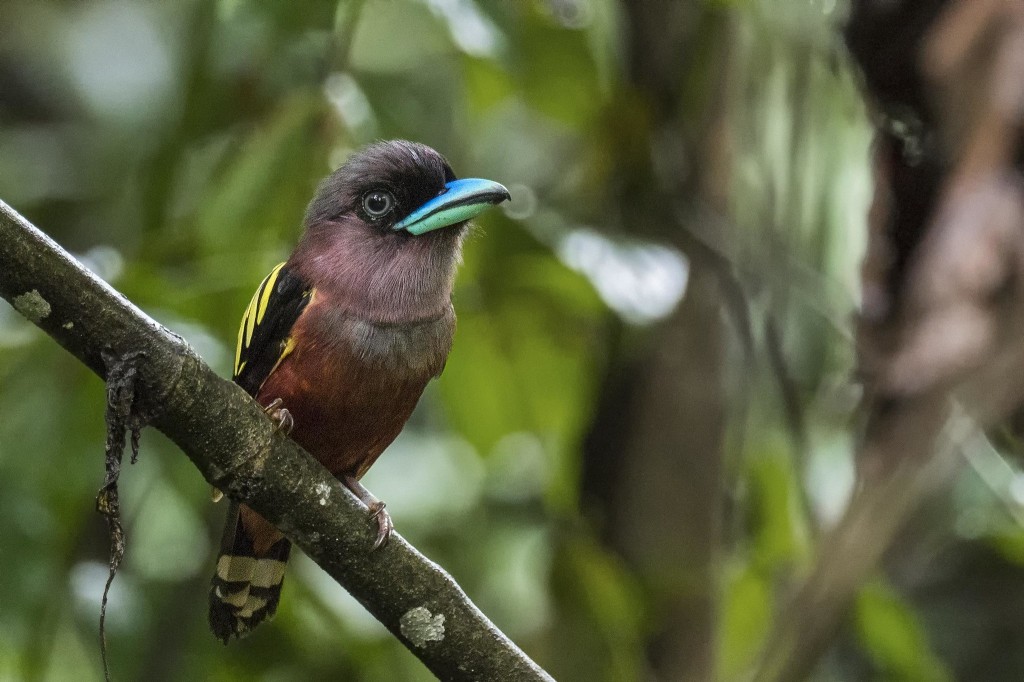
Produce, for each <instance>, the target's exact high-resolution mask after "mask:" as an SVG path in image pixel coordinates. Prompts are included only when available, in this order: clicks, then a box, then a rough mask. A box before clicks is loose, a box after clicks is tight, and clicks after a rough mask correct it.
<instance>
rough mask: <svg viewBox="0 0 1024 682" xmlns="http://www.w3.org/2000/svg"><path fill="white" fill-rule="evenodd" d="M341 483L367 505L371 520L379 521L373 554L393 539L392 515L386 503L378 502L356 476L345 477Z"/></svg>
mask: <svg viewBox="0 0 1024 682" xmlns="http://www.w3.org/2000/svg"><path fill="white" fill-rule="evenodd" d="M341 482H342V483H343V484H344V485H345V487H346V488H348V489H349V490H351V491H352V492H353V493H354V494H355V496H356V497H358V498H359V500H360V501H361V502H362V503H363V504H365V505H366V508H367V509H368V510H369V511H370V519H371V520H374V519H376V521H377V539H376V540H375V541H374V543H373V547H371V548H370V551H371V552H376V551H377V550H378V549H380V548H381V547H383V546H384V545H386V544H388V540H390V539H391V533H392V532H393V531H394V530H395V524H394V522H393V521H392V520H391V514H388V512H387V509H385V507H386V506H387V505H386V504H385V503H384V502H382V501H380V500H378V499H377V498H376V497H374V496H373V493H371V492H370V491H369V490H367V489H366V488H364V487H363V484H362V483H360V482H359V480H358V479H356V477H355V476H344V477H342V479H341Z"/></svg>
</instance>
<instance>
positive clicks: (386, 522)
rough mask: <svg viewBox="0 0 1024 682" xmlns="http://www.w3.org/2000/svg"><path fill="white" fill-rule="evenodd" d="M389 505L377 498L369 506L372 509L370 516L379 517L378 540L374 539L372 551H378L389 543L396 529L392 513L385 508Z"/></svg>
mask: <svg viewBox="0 0 1024 682" xmlns="http://www.w3.org/2000/svg"><path fill="white" fill-rule="evenodd" d="M386 506H387V505H386V504H385V503H384V502H381V501H380V500H377V501H376V502H374V503H373V504H371V505H368V506H367V509H369V510H370V518H371V519H377V540H376V541H374V543H373V547H371V548H370V551H371V552H376V551H377V550H378V549H380V548H381V547H383V546H384V545H386V544H388V540H390V539H391V532H392V531H393V530H395V524H394V522H393V521H392V520H391V514H388V510H387V509H385V508H384V507H386Z"/></svg>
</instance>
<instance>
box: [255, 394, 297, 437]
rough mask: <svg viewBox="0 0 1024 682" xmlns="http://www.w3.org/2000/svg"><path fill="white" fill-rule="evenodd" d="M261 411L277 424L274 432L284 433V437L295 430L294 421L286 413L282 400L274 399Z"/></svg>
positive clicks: (287, 412)
mask: <svg viewBox="0 0 1024 682" xmlns="http://www.w3.org/2000/svg"><path fill="white" fill-rule="evenodd" d="M263 411H264V412H266V413H267V416H268V417H270V418H271V419H272V420H273V421H274V422H276V423H277V427H276V428H275V429H274V431H275V432H276V431H284V433H285V435H286V436H287V435H290V434H291V432H292V429H294V428H295V419H294V418H292V413H291V412H289V411H288V408H286V407H284V401H283V400H281V399H280V398H274V399H273V400H272V401H270V404H269V405H267V406H266V407H264V408H263Z"/></svg>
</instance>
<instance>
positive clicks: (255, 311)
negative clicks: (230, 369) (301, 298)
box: [235, 263, 284, 377]
mask: <svg viewBox="0 0 1024 682" xmlns="http://www.w3.org/2000/svg"><path fill="white" fill-rule="evenodd" d="M283 267H284V263H278V264H277V265H276V266H275V267H274V269H273V270H271V271H270V274H269V275H267V276H266V277H265V278H264V279H263V282H262V283H261V284H260V286H259V288H258V289H256V293H254V294H253V295H252V300H250V301H249V306H248V307H247V308H246V309H245V314H244V315H242V323H241V325H239V327H238V343H237V344H236V346H235V376H236V377H237V376H238V375H239V374H240V373H241V371H242V368H243V367H245V362H244V361H243V360H242V353H243V351H245V350H247V349H248V348H249V344H251V343H252V334H253V331H255V329H256V325H258V324H259V323H260V322H262V321H263V316H264V315H266V313H267V306H268V304H269V303H270V294H271V293H273V291H274V286H275V285H276V284H277V278H278V276H280V274H281V268H283Z"/></svg>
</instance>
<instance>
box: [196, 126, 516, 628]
mask: <svg viewBox="0 0 1024 682" xmlns="http://www.w3.org/2000/svg"><path fill="white" fill-rule="evenodd" d="M510 198H511V197H510V195H509V192H508V190H507V189H506V188H505V187H504V186H503V185H501V184H499V183H497V182H494V181H491V180H484V179H480V178H466V179H458V178H457V177H456V176H455V173H454V172H453V171H452V168H451V166H450V165H449V164H448V162H447V161H446V160H445V158H444V157H443V156H442V155H441V154H439V153H438V152H437V151H435V150H434V149H432V148H431V147H428V146H426V145H423V144H420V143H416V142H410V141H407V140H388V141H379V142H375V143H372V144H370V145H368V146H366V147H364V148H363V149H361V150H359V151H358V152H356V153H354V154H353V155H352V156H351V157H350V158H349V159H348V160H347V161H346V162H345V163H344V164H342V165H341V166H340V167H339V168H338V169H337V170H335V171H334V172H332V173H331V174H330V175H328V176H327V177H326V178H325V179H324V180H323V181H322V182H321V183H320V185H319V187H318V188H317V190H316V193H315V194H314V196H313V199H312V201H310V203H309V206H308V208H307V209H306V213H305V217H304V219H303V225H304V229H303V232H302V235H301V237H300V238H299V240H298V242H297V244H296V246H295V249H294V250H293V251H292V253H291V255H290V256H289V258H288V260H287V261H285V262H283V263H281V264H279V265H277V266H276V267H274V268H273V269H272V270H271V271H270V273H269V274H268V275H267V276H266V278H265V279H264V280H263V281H262V283H261V284H260V285H259V287H258V288H257V289H256V292H255V293H254V294H253V296H252V299H251V301H250V302H249V305H248V307H247V308H246V310H245V313H244V315H243V316H242V322H241V325H240V328H239V332H238V341H237V345H236V350H235V362H234V372H233V379H234V381H235V382H236V383H237V384H238V385H239V386H241V387H242V388H243V389H244V390H245V391H246V392H247V393H249V395H250V396H252V397H253V398H254V399H255V400H256V402H257V403H259V404H260V405H261V406H262V407H263V408H264V410H265V411H266V413H267V414H268V415H269V416H270V418H271V419H272V420H273V421H274V422H275V423H276V428H278V429H283V430H285V431H286V432H287V433H288V435H289V436H290V437H291V438H292V439H293V440H294V441H295V442H297V443H298V444H299V445H301V446H302V447H303V448H305V449H306V450H307V451H308V452H309V453H310V454H312V455H313V456H314V457H315V458H316V459H317V460H319V461H320V463H321V464H323V465H324V467H326V468H327V470H328V471H330V472H331V474H332V475H334V476H335V477H336V478H337V479H338V480H340V481H341V483H342V484H343V485H344V486H345V487H347V488H348V489H349V490H351V491H352V492H353V493H354V494H355V495H356V497H358V498H359V499H360V500H361V501H362V502H363V504H365V505H366V507H367V510H368V514H369V516H370V517H371V519H372V520H374V521H376V526H377V535H376V540H375V542H374V544H373V546H372V547H371V548H370V549H369V550H368V551H374V550H377V549H379V548H380V547H382V546H384V545H385V544H386V543H387V541H388V538H389V537H390V535H391V532H392V531H393V529H394V524H393V523H392V520H391V517H390V515H389V514H388V512H387V510H386V509H385V504H384V502H382V501H380V500H378V499H377V498H376V497H374V496H373V494H372V493H370V491H368V490H367V489H366V488H365V487H363V485H362V484H361V483H360V478H361V477H362V476H363V474H365V473H366V471H367V470H368V469H369V468H370V467H371V466H372V465H373V463H374V461H376V459H377V458H378V457H379V456H380V455H381V453H382V452H383V451H384V449H385V448H386V447H387V446H388V445H390V444H391V442H392V441H393V440H394V439H395V438H396V437H397V436H398V434H399V432H400V431H401V430H402V428H403V426H404V425H405V422H406V420H408V418H409V416H410V414H411V413H412V411H413V408H414V407H415V406H416V403H417V402H418V400H419V398H420V395H421V394H422V392H423V389H424V388H425V386H426V385H427V383H428V382H429V381H430V380H431V379H433V378H435V377H437V376H439V375H440V374H441V371H442V370H443V369H444V366H445V362H446V360H447V357H448V353H449V350H450V349H451V346H452V340H453V336H454V332H455V310H454V307H453V304H452V285H453V281H454V278H455V273H456V270H457V268H458V266H459V264H460V263H461V259H462V256H461V253H462V243H463V240H464V237H465V235H466V233H467V230H468V224H469V221H470V220H471V219H472V218H474V217H476V216H477V215H479V214H480V213H482V212H483V211H484V210H486V209H488V208H490V207H491V206H493V205H497V204H500V203H502V202H503V201H507V200H509V199H510ZM290 550H291V543H290V541H289V540H288V538H286V537H285V536H284V535H283V534H282V533H281V532H280V531H279V530H278V529H277V528H275V527H274V526H273V525H272V524H271V523H269V522H268V521H267V520H266V519H264V518H263V517H262V516H260V515H259V514H258V513H257V512H256V511H254V510H253V509H251V508H250V507H248V506H246V505H245V504H244V503H243V502H240V501H236V500H231V501H230V504H229V507H228V514H227V521H226V523H225V527H224V534H223V538H222V541H221V546H220V550H219V555H218V557H217V564H216V571H215V574H214V576H213V579H212V581H211V586H210V611H209V622H210V628H211V630H212V631H213V634H214V636H215V637H217V638H218V639H220V640H221V641H223V642H224V643H225V644H227V643H228V641H229V640H230V639H231V638H232V637H243V636H245V635H246V634H248V633H249V632H251V631H252V630H253V629H254V628H255V627H256V626H257V625H259V624H260V623H261V622H263V621H264V620H266V619H268V618H271V617H272V616H273V615H274V613H275V611H276V610H277V605H278V602H279V600H280V596H281V587H282V583H283V580H284V573H285V567H286V564H287V561H288V555H289V553H290Z"/></svg>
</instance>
